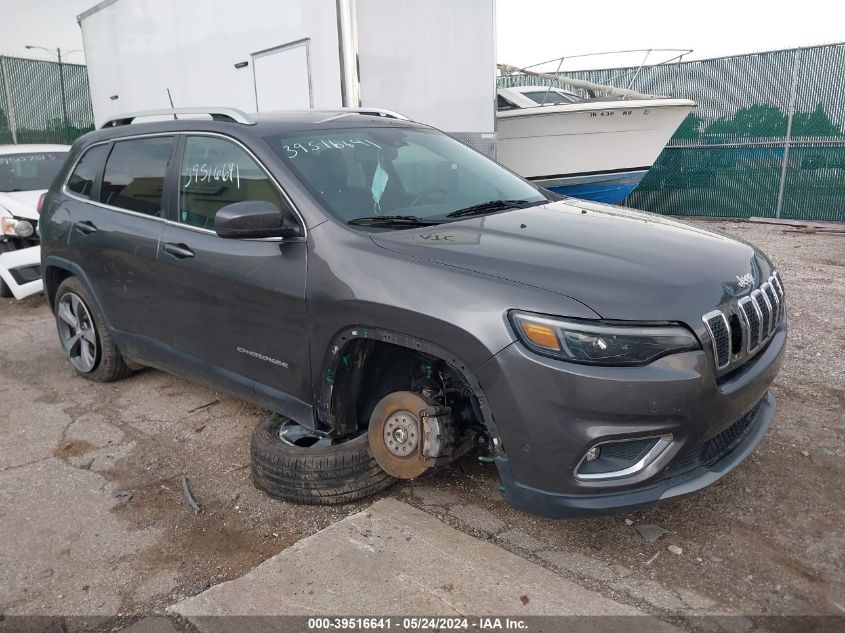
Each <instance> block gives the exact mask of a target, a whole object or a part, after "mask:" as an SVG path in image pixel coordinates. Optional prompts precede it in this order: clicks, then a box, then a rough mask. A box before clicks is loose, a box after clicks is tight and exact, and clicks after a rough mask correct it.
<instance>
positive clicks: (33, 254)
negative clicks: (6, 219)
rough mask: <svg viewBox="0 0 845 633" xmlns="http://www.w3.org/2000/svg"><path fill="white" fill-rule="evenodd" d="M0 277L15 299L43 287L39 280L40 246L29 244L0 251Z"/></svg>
mask: <svg viewBox="0 0 845 633" xmlns="http://www.w3.org/2000/svg"><path fill="white" fill-rule="evenodd" d="M0 279H2V280H3V282H4V283H5V284H6V285H7V286H8V287H9V289H10V290H11V291H12V294H13V295H14V297H15V299H24V298H26V297H29V296H31V295H34V294H37V293H39V292H41V291H42V290H43V289H44V284H43V282H42V281H41V247H40V246H29V247H27V248H20V249H17V250H7V251H5V252H0Z"/></svg>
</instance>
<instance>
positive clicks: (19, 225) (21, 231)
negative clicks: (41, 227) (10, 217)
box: [15, 220, 33, 237]
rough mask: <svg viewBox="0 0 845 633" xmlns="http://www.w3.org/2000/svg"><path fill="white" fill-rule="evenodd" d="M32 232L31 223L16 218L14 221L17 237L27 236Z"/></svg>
mask: <svg viewBox="0 0 845 633" xmlns="http://www.w3.org/2000/svg"><path fill="white" fill-rule="evenodd" d="M32 233H33V228H32V224H31V223H29V222H27V221H26V220H18V221H17V222H15V235H17V236H18V237H29V236H31V235H32Z"/></svg>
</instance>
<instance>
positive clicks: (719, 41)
mask: <svg viewBox="0 0 845 633" xmlns="http://www.w3.org/2000/svg"><path fill="white" fill-rule="evenodd" d="M124 1H127V0H124ZM174 1H176V0H174ZM178 1H180V2H185V1H188V0H178ZM193 1H196V2H197V3H198V4H201V2H200V0H193ZM311 1H312V2H331V3H334V1H335V0H311ZM358 1H359V2H366V0H358ZM422 1H424V0H422ZM455 1H456V2H462V1H467V0H455ZM240 2H242V3H243V5H244V6H247V5H248V3H249V0H240ZM96 3H97V2H96V0H0V9H2V10H3V20H2V21H0V55H13V56H19V57H36V58H39V59H52V58H54V56H51V55H50V54H48V53H46V52H44V51H41V50H27V49H26V48H25V46H26V45H27V44H30V45H34V46H44V47H46V48H50V49H55V48H56V47H57V46H58V47H61V48H62V50H63V51H69V50H72V49H81V48H82V36H81V32H80V29H79V26H78V25H77V24H76V16H77V15H78V14H80V13H82V12H83V11H85V10H86V9H88V8H90V7H92V6H94V5H95V4H96ZM496 4H497V7H496V22H497V50H498V60H499V61H500V62H506V63H509V64H513V65H516V66H526V65H529V64H534V63H537V62H541V61H544V60H547V59H551V58H557V57H560V56H561V55H566V56H575V55H581V54H584V53H595V52H604V51H613V50H625V49H649V48H651V49H656V48H679V47H680V48H684V49H694V53H693V54H692V55H689V56H687V57H686V58H685V59H702V58H706V57H717V56H721V55H734V54H738V53H749V52H759V51H764V50H772V49H779V48H792V47H795V46H807V45H813V44H829V43H833V42H842V41H845V5H843V4H842V3H840V2H836V1H835V0H801V1H800V2H790V3H787V2H776V1H774V0H708V1H707V2H683V1H679V0H673V1H668V0H640V1H639V2H634V1H632V0H587V1H580V2H571V1H567V0H497V2H496ZM10 14H11V19H8V17H7V16H9V15H10ZM63 54H64V53H63ZM644 55H645V54H644V53H635V54H629V55H614V56H606V57H587V58H576V59H572V60H569V61H567V62H566V63H565V64H564V66H563V69H564V70H566V69H569V70H577V69H583V68H601V67H609V66H610V67H612V66H625V65H629V64H631V63H634V64H638V63H640V61H641V60H642V59H643V57H644ZM673 55H674V53H658V52H655V53H652V54H651V55H650V56H649V61H650V62H659V61H662V60H664V59H666V58H668V57H671V56H673ZM66 59H67V61H69V62H82V61H84V56H83V54H82V53H72V54H71V55H69V56H67V58H66ZM554 66H556V64H555V65H553V67H552V68H551V70H554ZM546 69H548V67H546V68H544V70H546Z"/></svg>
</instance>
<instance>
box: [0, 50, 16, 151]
mask: <svg viewBox="0 0 845 633" xmlns="http://www.w3.org/2000/svg"><path fill="white" fill-rule="evenodd" d="M0 69H2V71H3V73H2V81H3V92H4V93H5V95H6V122H7V123H8V124H9V131H10V132H11V133H12V144H13V145H17V144H18V125H17V121H16V119H15V102H14V101H13V100H12V88H11V85H10V83H9V67H8V60H7V59H6V58H5V57H0Z"/></svg>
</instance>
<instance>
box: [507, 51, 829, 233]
mask: <svg viewBox="0 0 845 633" xmlns="http://www.w3.org/2000/svg"><path fill="white" fill-rule="evenodd" d="M566 76H568V77H572V78H574V79H586V80H588V81H593V82H596V83H602V84H611V85H614V86H618V87H622V88H627V87H631V88H633V89H634V90H636V91H638V92H644V93H648V94H660V95H667V96H672V97H681V98H688V99H692V100H693V101H695V102H696V103H697V104H698V106H697V107H696V109H695V110H694V111H693V112H692V113H691V114H690V115H689V116H688V117H687V119H686V120H685V121H684V122H683V123H682V124H681V126H680V127H679V128H678V131H677V132H676V133H675V135H674V136H673V137H672V139H671V140H670V141H669V143H668V145H667V147H666V149H664V150H663V152H662V153H661V154H660V157H659V158H658V159H657V161H656V162H655V164H654V166H653V167H652V168H651V170H650V171H649V172H648V174H647V175H646V177H645V178H644V179H643V181H642V182H641V183H640V186H639V187H638V188H637V189H636V190H635V191H634V192H633V193H631V194H630V195H629V196H628V197H627V198H626V199H625V201H624V202H623V204H625V205H628V206H632V207H636V208H640V209H645V210H648V211H656V212H659V213H667V214H673V215H704V216H733V217H749V216H762V217H781V218H792V219H804V220H843V221H845V133H843V123H845V81H843V80H842V77H843V76H845V44H835V45H828V46H817V47H811V48H801V49H791V50H783V51H772V52H767V53H758V54H754V55H741V56H735V57H722V58H718V59H707V60H702V61H690V62H682V63H673V64H665V65H661V66H652V67H647V68H643V69H641V70H639V72H638V69H637V68H611V69H605V70H590V71H579V72H567V73H566ZM516 82H519V83H521V84H524V83H537V84H542V85H545V84H546V83H547V82H546V81H544V80H542V79H538V78H534V77H522V76H521V77H519V78H516V77H503V78H500V83H501V84H511V85H512V84H513V83H516ZM632 82H633V83H632Z"/></svg>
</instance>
